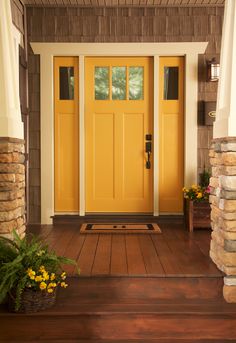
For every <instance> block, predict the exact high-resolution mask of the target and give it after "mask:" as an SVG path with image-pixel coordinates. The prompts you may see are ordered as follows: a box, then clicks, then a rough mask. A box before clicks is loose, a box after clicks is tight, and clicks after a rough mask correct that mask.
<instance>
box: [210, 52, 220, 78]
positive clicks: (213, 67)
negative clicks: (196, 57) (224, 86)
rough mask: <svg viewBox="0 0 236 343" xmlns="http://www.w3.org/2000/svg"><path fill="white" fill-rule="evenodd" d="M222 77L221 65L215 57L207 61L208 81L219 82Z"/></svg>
mask: <svg viewBox="0 0 236 343" xmlns="http://www.w3.org/2000/svg"><path fill="white" fill-rule="evenodd" d="M219 76H220V64H219V63H217V62H216V59H215V57H214V58H212V60H210V61H207V81H218V80H219Z"/></svg>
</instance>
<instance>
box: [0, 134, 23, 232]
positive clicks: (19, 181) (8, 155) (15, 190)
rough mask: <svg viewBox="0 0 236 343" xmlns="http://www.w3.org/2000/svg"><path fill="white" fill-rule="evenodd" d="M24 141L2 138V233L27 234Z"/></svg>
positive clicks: (0, 187)
mask: <svg viewBox="0 0 236 343" xmlns="http://www.w3.org/2000/svg"><path fill="white" fill-rule="evenodd" d="M24 159H25V156H24V141H23V140H21V139H16V138H15V139H14V138H0V235H1V236H5V237H8V238H12V231H13V230H16V232H17V233H18V234H19V235H20V237H24V234H25V166H24V164H23V163H24Z"/></svg>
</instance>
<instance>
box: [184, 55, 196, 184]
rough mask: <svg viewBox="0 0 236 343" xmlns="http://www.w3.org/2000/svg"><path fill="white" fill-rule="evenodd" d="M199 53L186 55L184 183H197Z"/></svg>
mask: <svg viewBox="0 0 236 343" xmlns="http://www.w3.org/2000/svg"><path fill="white" fill-rule="evenodd" d="M197 65H198V55H197V54H194V53H192V54H187V55H186V56H185V92H184V94H185V116H184V118H185V123H184V137H185V139H184V142H185V143H184V150H185V152H184V184H185V185H186V186H189V185H191V184H193V183H197V131H198V127H197V98H198V68H197Z"/></svg>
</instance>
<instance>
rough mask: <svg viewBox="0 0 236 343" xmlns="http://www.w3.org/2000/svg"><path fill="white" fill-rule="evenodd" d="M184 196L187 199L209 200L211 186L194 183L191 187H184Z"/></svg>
mask: <svg viewBox="0 0 236 343" xmlns="http://www.w3.org/2000/svg"><path fill="white" fill-rule="evenodd" d="M183 193H184V197H185V198H186V199H190V200H195V201H203V200H208V199H209V195H210V187H209V186H207V187H204V186H200V185H192V186H191V187H189V188H186V187H184V188H183Z"/></svg>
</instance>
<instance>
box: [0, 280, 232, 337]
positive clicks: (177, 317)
mask: <svg viewBox="0 0 236 343" xmlns="http://www.w3.org/2000/svg"><path fill="white" fill-rule="evenodd" d="M68 283H69V284H70V286H69V287H68V288H67V289H66V290H61V291H60V292H59V295H58V300H57V303H56V305H55V306H54V307H53V308H51V309H48V310H47V311H44V312H40V313H35V314H31V315H27V314H10V313H8V312H7V311H6V309H5V308H4V306H2V307H1V308H0V323H1V335H0V342H14V341H15V342H21V341H22V342H23V341H24V342H35V341H36V340H37V342H38V341H39V342H44V343H46V342H60V343H62V342H68V343H70V342H94V343H99V342H104V343H106V342H126V343H128V342H133V343H134V342H146V343H148V342H158V343H164V342H165V343H170V342H174V343H177V342H178V343H180V342H182V343H187V342H191V343H195V342H196V343H197V342H198V343H203V342H205V343H207V342H209V343H210V342H214V343H217V342H218V343H219V342H220V343H223V342H230V340H232V342H233V341H234V342H235V341H236V305H235V304H227V303H225V302H224V300H223V298H222V278H219V277H218V278H217V277H213V278H206V277H204V278H184V277H180V278H92V277H90V278H71V279H69V280H68ZM13 328H14V330H13ZM233 339H234V340H233Z"/></svg>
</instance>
